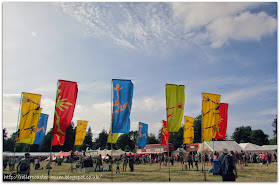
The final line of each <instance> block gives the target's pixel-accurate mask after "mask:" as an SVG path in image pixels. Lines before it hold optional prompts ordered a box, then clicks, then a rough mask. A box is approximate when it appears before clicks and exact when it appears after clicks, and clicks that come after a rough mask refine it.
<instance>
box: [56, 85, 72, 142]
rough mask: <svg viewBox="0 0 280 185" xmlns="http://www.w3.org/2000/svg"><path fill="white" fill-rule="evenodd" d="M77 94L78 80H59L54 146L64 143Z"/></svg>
mask: <svg viewBox="0 0 280 185" xmlns="http://www.w3.org/2000/svg"><path fill="white" fill-rule="evenodd" d="M77 94H78V85H77V83H76V82H70V81H65V80H58V89H57V96H56V104H55V115H54V124H53V142H52V146H55V145H63V144H64V141H65V134H66V130H67V128H68V127H69V126H70V124H71V121H72V118H73V114H74V109H75V105H76V99H77Z"/></svg>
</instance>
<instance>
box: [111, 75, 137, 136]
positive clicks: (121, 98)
mask: <svg viewBox="0 0 280 185" xmlns="http://www.w3.org/2000/svg"><path fill="white" fill-rule="evenodd" d="M132 96H133V83H132V82H131V80H113V115H112V133H128V132H129V130H130V112H131V106H132Z"/></svg>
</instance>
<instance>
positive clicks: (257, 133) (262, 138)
mask: <svg viewBox="0 0 280 185" xmlns="http://www.w3.org/2000/svg"><path fill="white" fill-rule="evenodd" d="M251 143H253V144H256V145H259V146H262V145H268V143H269V142H268V135H267V134H265V133H264V132H263V131H262V130H260V129H258V130H253V131H252V132H251Z"/></svg>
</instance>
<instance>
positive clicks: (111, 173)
mask: <svg viewBox="0 0 280 185" xmlns="http://www.w3.org/2000/svg"><path fill="white" fill-rule="evenodd" d="M111 128H112V134H113V80H111ZM109 132H110V131H109ZM112 138H113V136H112ZM112 138H111V158H112V164H111V176H112V182H113V181H114V178H113V143H112ZM109 164H110V159H109Z"/></svg>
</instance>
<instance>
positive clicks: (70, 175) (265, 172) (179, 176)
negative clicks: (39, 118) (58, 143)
mask: <svg viewBox="0 0 280 185" xmlns="http://www.w3.org/2000/svg"><path fill="white" fill-rule="evenodd" d="M31 166H32V165H31ZM45 166H46V162H45V161H44V162H42V163H41V167H44V168H45ZM75 166H76V163H73V167H75ZM103 167H104V168H108V164H105V165H104V166H103ZM183 167H184V166H183ZM70 168H71V164H70V163H62V166H55V164H54V163H52V169H51V171H50V179H49V180H50V181H51V182H53V181H55V182H57V181H80V182H83V181H88V182H112V181H114V182H167V181H169V167H168V165H167V166H161V168H160V167H159V164H152V165H151V166H150V165H149V164H145V165H143V164H140V165H134V168H135V171H134V172H130V171H129V166H127V171H126V172H123V171H122V165H121V170H120V173H116V172H115V169H116V165H115V164H114V165H113V173H112V172H108V171H107V172H88V173H83V172H82V173H81V172H80V169H78V170H75V169H74V170H73V172H71V171H70ZM209 168H210V164H209V166H206V170H207V171H204V172H205V173H204V172H202V171H201V164H199V169H200V170H199V171H193V170H182V165H181V164H177V163H175V164H174V166H170V178H171V182H205V178H206V182H220V181H222V178H221V176H219V175H213V173H208V169H209ZM4 172H5V173H8V171H4ZM204 174H205V175H204ZM237 174H238V178H237V179H236V181H237V182H277V163H276V162H274V163H272V164H271V165H269V166H266V165H260V164H256V163H254V164H250V163H249V164H248V166H245V167H244V169H243V170H242V169H240V167H239V166H237ZM30 175H31V176H33V177H34V178H33V179H31V182H32V181H33V182H34V181H45V182H47V181H48V180H47V176H48V170H47V169H43V170H42V169H41V170H35V169H34V167H33V166H32V168H31V172H30ZM35 178H40V179H35ZM78 178H81V179H78ZM88 178H90V179H88Z"/></svg>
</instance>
